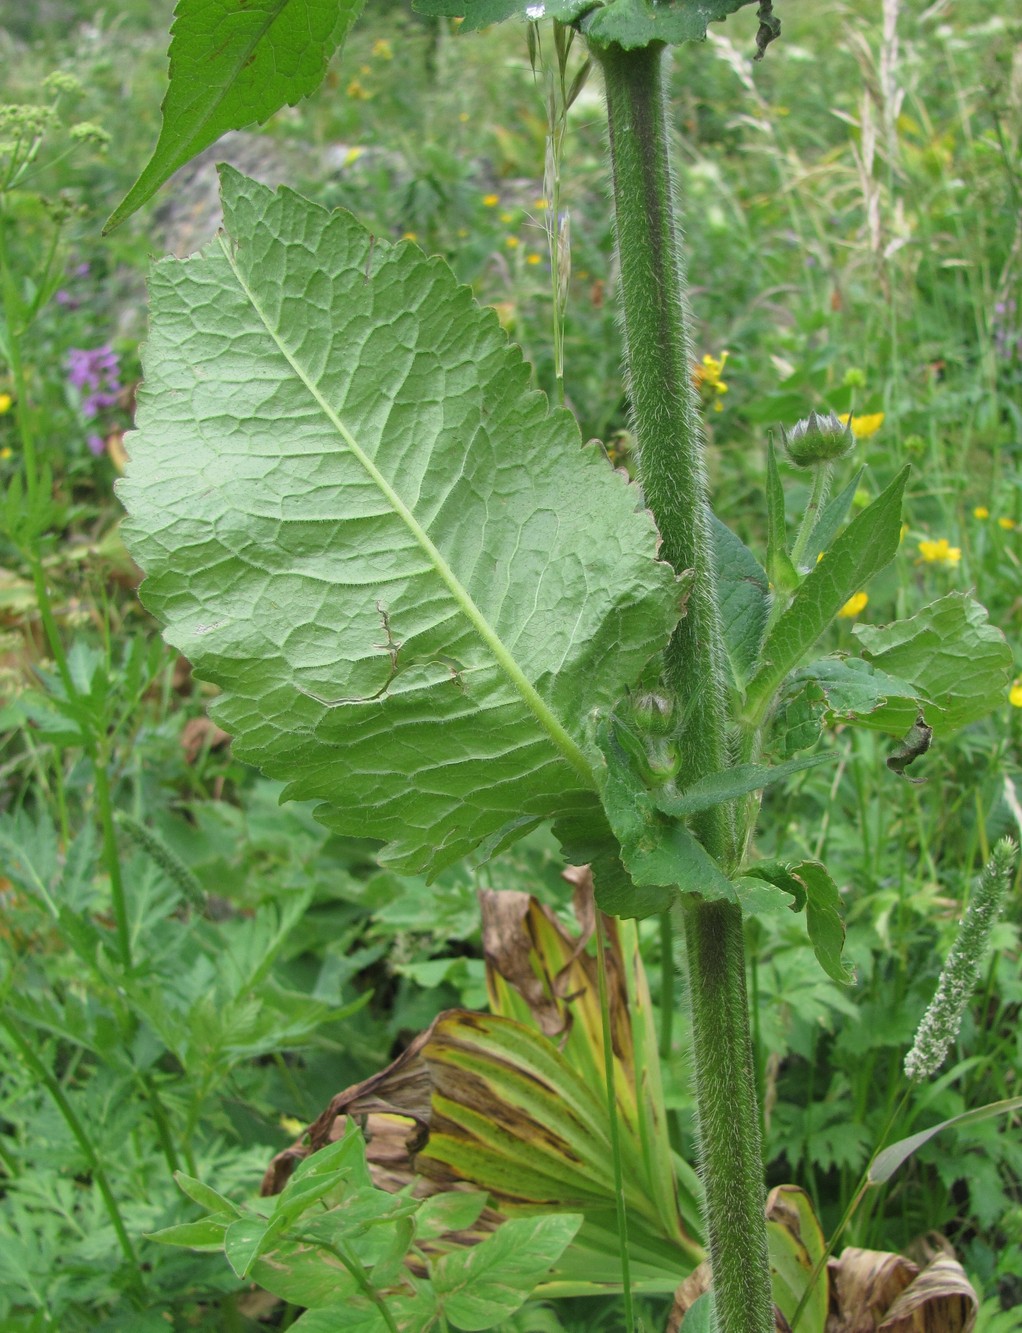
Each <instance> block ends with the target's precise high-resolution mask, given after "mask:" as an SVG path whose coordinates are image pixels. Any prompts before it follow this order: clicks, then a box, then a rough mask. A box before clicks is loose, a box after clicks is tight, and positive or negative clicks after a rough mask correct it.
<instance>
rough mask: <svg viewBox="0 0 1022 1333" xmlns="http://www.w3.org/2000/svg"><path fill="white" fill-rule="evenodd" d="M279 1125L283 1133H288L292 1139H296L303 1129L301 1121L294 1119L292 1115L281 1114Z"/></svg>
mask: <svg viewBox="0 0 1022 1333" xmlns="http://www.w3.org/2000/svg"><path fill="white" fill-rule="evenodd" d="M280 1127H281V1129H282V1130H283V1131H284V1133H285V1134H290V1135H291V1137H292V1138H293V1139H296V1138H297V1137H298V1135H299V1134H301V1133H302V1131H303V1130H304V1129H305V1125H304V1124H303V1123H302V1121H301V1120H297V1119H295V1117H294V1116H293V1115H282V1116H281V1117H280Z"/></svg>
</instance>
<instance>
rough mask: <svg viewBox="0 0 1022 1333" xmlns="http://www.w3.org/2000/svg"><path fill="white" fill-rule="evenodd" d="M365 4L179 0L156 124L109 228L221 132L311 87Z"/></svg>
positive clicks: (349, 0)
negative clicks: (144, 160)
mask: <svg viewBox="0 0 1022 1333" xmlns="http://www.w3.org/2000/svg"><path fill="white" fill-rule="evenodd" d="M364 3H365V0H246V3H237V0H179V3H178V6H177V9H176V11H175V19H174V26H173V27H172V28H171V43H170V87H169V88H168V89H167V95H166V97H165V98H164V101H163V127H162V129H161V130H160V137H159V141H158V142H157V145H156V148H155V150H154V152H153V155H152V158H151V159H150V161H149V163H148V165H147V166H146V168H145V170H144V171H143V172H142V174H141V176H139V178H138V180H137V181H136V182H135V184H134V185H133V186H132V187H131V189H130V190H129V192H128V194H127V196H126V198H124V199H123V200H122V201H121V203H120V204H118V206H117V208H116V209H115V210H114V212H113V214H112V215H111V217H110V219H109V221H108V222H107V224H106V228H105V230H106V231H110V230H111V229H112V228H113V227H116V226H117V225H118V224H119V223H121V222H123V221H124V219H125V218H127V217H130V216H131V214H132V213H134V212H135V210H136V209H137V208H140V207H141V206H142V205H143V204H144V203H145V202H146V200H147V199H151V198H152V196H153V194H154V193H155V192H156V190H158V189H159V187H160V186H161V185H162V184H163V183H164V181H166V180H168V179H169V178H170V177H171V176H172V175H173V174H174V172H175V171H177V169H178V168H179V167H182V166H184V164H185V163H186V162H189V161H190V160H191V159H192V158H193V157H195V156H196V154H197V153H201V152H202V150H203V149H204V148H208V147H209V145H210V144H211V143H215V142H216V140H217V139H219V138H220V136H221V134H224V133H225V132H226V131H227V130H240V129H242V128H244V126H246V125H252V124H255V123H256V122H258V123H259V124H260V125H261V124H262V123H263V122H264V121H265V120H267V119H268V118H269V117H270V116H272V115H273V113H274V112H275V111H279V110H280V108H281V107H282V106H283V105H284V104H285V102H286V103H287V104H288V105H289V106H294V105H295V103H296V102H299V101H301V99H302V98H303V97H308V96H309V94H310V93H312V92H315V90H316V89H317V88H318V87H319V85H320V83H321V82H322V81H323V76H324V75H325V74H326V67H327V62H328V61H329V59H330V57H331V56H332V55H333V54H334V52H335V51H336V50H337V49H338V47H339V46H340V45H341V43H342V42H343V41H344V39H345V37H346V36H347V35H348V31H349V29H350V28H351V26H352V24H353V23H354V22H355V20H356V19H357V18H358V16H359V14H360V13H361V11H362V6H363V5H364Z"/></svg>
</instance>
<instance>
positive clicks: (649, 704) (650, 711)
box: [632, 690, 674, 736]
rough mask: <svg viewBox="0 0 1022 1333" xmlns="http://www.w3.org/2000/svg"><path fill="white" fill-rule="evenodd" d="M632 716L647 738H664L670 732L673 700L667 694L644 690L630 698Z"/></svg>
mask: <svg viewBox="0 0 1022 1333" xmlns="http://www.w3.org/2000/svg"><path fill="white" fill-rule="evenodd" d="M632 715H633V716H634V718H635V722H636V725H637V726H638V728H639V730H640V731H642V732H643V733H644V734H645V735H647V736H666V735H667V734H668V732H670V731H671V730H672V725H673V718H674V700H673V698H672V697H671V696H670V695H669V694H659V693H658V692H657V691H655V690H644V691H643V692H642V693H641V694H636V695H633V696H632Z"/></svg>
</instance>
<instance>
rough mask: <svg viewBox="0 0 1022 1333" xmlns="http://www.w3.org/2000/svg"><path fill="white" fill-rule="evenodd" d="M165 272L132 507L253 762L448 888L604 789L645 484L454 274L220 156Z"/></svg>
mask: <svg viewBox="0 0 1022 1333" xmlns="http://www.w3.org/2000/svg"><path fill="white" fill-rule="evenodd" d="M222 193H223V203H224V216H225V231H226V234H222V235H221V236H219V237H218V238H217V239H216V240H215V241H213V242H212V243H211V244H210V245H209V246H207V247H206V248H205V249H204V250H203V251H202V252H201V253H200V254H199V255H197V256H193V257H192V258H191V259H189V260H185V261H178V260H164V261H162V262H161V263H159V264H157V265H156V267H155V270H154V273H153V277H152V282H151V291H152V331H151V335H150V340H149V345H148V349H147V353H146V356H145V361H144V368H145V375H146V384H145V387H144V389H143V391H142V393H141V395H140V401H139V413H138V431H137V432H136V433H135V434H134V435H133V436H132V437H131V441H130V452H131V463H130V465H129V467H128V472H127V476H126V478H125V479H124V481H123V482H122V483H121V489H120V494H121V497H122V499H123V501H124V503H125V506H126V508H127V509H128V512H129V516H130V517H129V520H128V522H127V523H126V524H125V538H126V541H127V542H128V545H129V547H130V549H131V551H132V554H133V555H134V557H135V559H136V560H137V561H138V563H139V564H140V565H141V566H142V568H143V569H144V570H145V571H146V574H147V578H146V581H145V583H144V585H143V589H142V598H143V601H144V602H145V604H146V605H147V606H148V607H149V608H150V609H151V610H152V611H153V612H154V614H155V615H157V616H158V617H159V618H160V619H161V620H162V621H163V622H164V624H165V626H166V637H167V639H168V640H169V641H170V642H171V643H172V644H173V645H174V646H175V647H176V648H178V649H179V650H180V651H181V652H182V653H184V654H185V655H186V656H187V657H188V658H189V659H190V660H191V661H192V663H193V664H194V666H195V670H196V672H197V674H198V675H199V676H200V677H202V678H203V679H207V680H211V681H214V682H215V683H216V684H218V685H220V686H221V687H222V689H223V690H224V694H223V695H222V697H221V698H220V699H219V700H218V701H217V703H216V705H215V707H214V713H215V716H216V718H217V721H218V722H219V723H220V725H222V726H223V727H224V729H225V730H227V731H229V732H231V733H232V735H234V736H235V737H236V738H237V745H236V752H237V754H238V756H239V758H242V759H245V760H248V761H250V762H252V763H255V764H257V765H259V767H260V768H262V769H263V770H264V771H265V772H267V773H269V774H270V775H272V776H274V777H276V778H280V779H283V780H285V781H286V782H287V783H288V786H287V787H286V789H285V792H284V795H285V796H286V797H295V798H299V799H316V800H319V801H322V802H324V803H325V804H324V805H321V806H320V807H319V810H318V811H317V814H318V817H319V818H321V819H322V820H323V822H325V823H327V824H329V825H330V826H331V827H333V828H335V829H337V830H338V831H340V832H342V833H348V834H354V835H359V836H363V837H372V838H378V839H380V840H382V841H384V842H386V843H388V844H389V846H388V847H387V849H386V858H387V859H388V860H389V861H390V863H391V864H393V865H394V866H395V867H397V868H399V869H402V870H405V871H409V872H412V873H416V872H425V873H427V874H435V873H436V872H438V871H439V870H440V869H442V868H443V867H444V866H445V865H449V864H451V863H452V862H454V861H456V860H458V859H459V858H460V857H462V856H463V855H465V854H466V853H467V852H469V851H470V850H472V849H473V848H474V847H476V846H477V845H479V844H480V843H481V842H482V841H483V840H485V839H489V840H491V842H492V841H497V842H499V841H500V839H501V838H502V837H505V835H506V838H508V839H509V838H510V837H511V836H513V835H514V833H515V831H516V830H520V831H526V830H527V828H528V827H530V826H532V825H534V823H535V821H536V818H537V817H543V818H546V817H550V816H555V815H556V814H557V813H558V812H560V811H563V810H565V809H569V810H570V809H573V808H577V807H578V805H579V803H580V801H581V802H582V803H583V804H584V803H585V801H586V800H588V801H595V796H594V795H593V790H594V777H593V773H592V768H591V764H590V760H589V758H588V757H587V755H586V753H585V752H584V751H583V748H582V743H583V738H584V735H585V727H584V721H585V719H586V717H587V716H588V715H589V714H590V713H591V712H592V710H593V709H595V708H599V707H604V706H607V705H609V704H611V703H612V702H613V701H614V700H615V699H617V698H618V697H620V695H621V693H622V692H623V690H624V689H626V688H627V687H628V686H630V685H631V684H632V683H634V682H635V680H637V678H638V677H639V675H640V673H641V672H642V671H643V669H644V667H645V666H646V664H647V663H648V662H649V660H650V659H651V658H652V657H653V656H654V655H655V654H657V653H658V652H659V651H661V650H662V649H663V647H664V646H665V644H666V642H667V640H668V638H669V636H670V633H671V630H672V628H673V626H674V624H675V623H676V620H677V616H678V607H677V599H676V596H675V589H676V583H675V578H674V574H673V571H671V569H670V568H669V567H668V566H667V565H666V564H665V563H663V562H659V561H657V560H656V542H657V535H656V530H655V528H654V525H653V522H652V519H651V518H650V516H649V514H648V513H647V512H645V511H644V510H642V509H640V508H639V507H638V504H637V491H636V489H635V488H634V487H633V486H632V485H630V484H629V483H628V482H627V481H626V480H625V478H623V477H622V476H621V475H620V474H618V473H616V472H614V471H613V470H612V469H611V468H610V467H609V466H608V465H607V462H606V460H605V459H604V458H603V456H602V455H601V454H600V453H599V452H598V451H596V450H594V449H583V448H582V447H581V440H580V436H579V432H578V427H577V425H576V423H575V421H574V419H573V418H572V417H571V416H570V415H569V414H568V413H566V412H564V411H560V410H556V411H551V410H550V409H549V408H548V405H547V402H546V399H545V398H544V396H543V395H542V394H539V393H537V392H535V391H533V390H531V389H530V388H529V370H528V367H527V366H526V365H525V363H524V362H523V360H522V357H521V354H520V352H519V350H518V349H517V348H515V347H511V346H509V345H508V342H507V339H506V336H505V335H504V333H503V332H502V330H501V329H500V326H499V324H498V321H497V318H496V315H495V314H494V313H493V312H492V311H488V310H483V309H481V308H480V307H479V306H478V305H477V304H476V303H475V302H474V301H473V299H472V296H471V293H470V292H469V290H468V289H467V288H465V287H460V286H458V284H457V282H456V280H455V278H454V275H453V274H452V273H451V271H450V269H449V268H448V267H447V265H446V264H444V263H443V262H442V261H441V260H438V259H427V258H425V257H424V256H423V254H422V253H421V251H419V250H417V249H416V248H414V247H412V246H411V245H408V244H400V245H397V246H391V245H389V244H386V243H384V242H380V241H375V242H374V240H373V238H372V237H371V236H370V235H369V233H368V232H367V231H366V230H365V229H364V228H363V227H362V226H361V225H360V224H359V223H358V222H356V221H355V219H354V218H352V217H351V216H350V215H349V214H346V213H342V212H334V213H328V212H327V211H326V210H325V209H322V208H319V207H318V206H316V205H313V204H311V203H309V202H308V201H306V200H304V199H302V198H300V197H299V196H298V195H296V194H294V193H292V192H291V191H289V190H281V191H279V192H277V193H273V192H272V191H270V190H268V189H266V188H265V187H264V186H261V185H259V184H257V183H256V182H254V181H250V180H247V179H246V178H245V177H243V176H240V175H239V174H238V173H237V172H234V171H232V170H230V169H229V168H224V169H223V172H222Z"/></svg>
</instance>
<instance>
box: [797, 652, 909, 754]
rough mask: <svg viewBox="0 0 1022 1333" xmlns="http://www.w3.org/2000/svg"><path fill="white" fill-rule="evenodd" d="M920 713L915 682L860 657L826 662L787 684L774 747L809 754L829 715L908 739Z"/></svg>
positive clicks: (825, 659) (801, 672) (823, 659)
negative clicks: (898, 678) (889, 672)
mask: <svg viewBox="0 0 1022 1333" xmlns="http://www.w3.org/2000/svg"><path fill="white" fill-rule="evenodd" d="M918 710H919V705H918V703H917V701H916V691H915V687H914V686H913V685H912V684H911V683H910V682H909V681H905V680H897V679H895V677H893V676H889V675H887V674H886V673H885V672H883V671H877V670H876V669H875V668H874V667H872V666H871V665H870V664H869V663H868V662H864V661H863V660H862V659H861V658H858V657H821V658H820V659H819V661H816V662H813V663H812V664H811V665H809V666H805V667H801V668H800V669H799V670H798V671H795V672H793V674H792V675H791V676H790V677H789V679H788V680H787V682H786V683H785V686H784V689H783V691H782V695H781V702H780V706H779V708H778V711H777V714H776V716H775V717H774V719H773V721H772V723H771V734H772V737H773V740H772V744H773V745H774V747H775V748H779V749H780V750H781V751H782V753H791V751H792V750H794V749H805V748H806V747H807V746H809V745H812V744H814V743H815V741H816V738H817V736H818V735H819V732H820V728H821V727H822V725H823V721H824V716H825V715H826V714H828V713H829V714H831V715H832V716H833V717H834V718H835V719H837V720H838V721H841V722H847V723H852V724H853V725H856V726H860V727H867V728H869V729H870V730H872V731H883V732H886V733H887V734H888V735H890V736H903V735H904V734H905V732H906V731H907V730H908V728H909V727H910V726H911V725H912V723H913V722H914V720H915V716H916V713H917V712H918ZM785 733H789V734H788V735H787V737H786V736H785ZM778 739H779V740H780V741H781V742H782V743H781V745H780V746H778V744H777V742H778Z"/></svg>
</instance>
